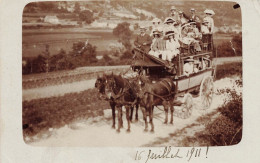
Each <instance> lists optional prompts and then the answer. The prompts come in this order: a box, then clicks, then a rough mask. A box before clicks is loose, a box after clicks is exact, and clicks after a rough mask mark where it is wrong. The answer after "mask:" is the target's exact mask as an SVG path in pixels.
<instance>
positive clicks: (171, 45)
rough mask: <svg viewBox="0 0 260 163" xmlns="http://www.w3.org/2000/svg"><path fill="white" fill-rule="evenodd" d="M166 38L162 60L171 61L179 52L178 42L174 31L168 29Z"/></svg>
mask: <svg viewBox="0 0 260 163" xmlns="http://www.w3.org/2000/svg"><path fill="white" fill-rule="evenodd" d="M166 36H167V40H166V46H165V47H166V49H165V51H164V53H163V58H162V59H164V60H168V61H170V62H171V61H172V59H173V58H174V57H176V56H177V54H180V51H179V48H180V43H179V41H178V39H176V38H175V37H174V36H175V33H174V31H168V32H166Z"/></svg>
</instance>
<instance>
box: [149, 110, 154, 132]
mask: <svg viewBox="0 0 260 163" xmlns="http://www.w3.org/2000/svg"><path fill="white" fill-rule="evenodd" d="M149 110H150V115H149V119H150V124H151V132H154V125H153V106H151V107H150V108H149Z"/></svg>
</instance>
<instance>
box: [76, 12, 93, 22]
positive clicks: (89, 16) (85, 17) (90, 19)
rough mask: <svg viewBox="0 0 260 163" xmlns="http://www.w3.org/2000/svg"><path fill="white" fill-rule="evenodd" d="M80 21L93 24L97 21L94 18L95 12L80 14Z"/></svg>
mask: <svg viewBox="0 0 260 163" xmlns="http://www.w3.org/2000/svg"><path fill="white" fill-rule="evenodd" d="M79 19H80V20H81V21H83V22H86V23H87V24H90V23H92V22H93V21H94V20H95V19H94V17H93V12H91V11H89V10H85V11H82V12H80V13H79Z"/></svg>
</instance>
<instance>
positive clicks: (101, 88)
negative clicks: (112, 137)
mask: <svg viewBox="0 0 260 163" xmlns="http://www.w3.org/2000/svg"><path fill="white" fill-rule="evenodd" d="M105 84H106V75H105V74H103V76H101V77H100V76H98V77H97V80H96V82H95V88H97V89H98V92H99V99H104V100H107V101H109V104H110V107H111V109H112V117H113V124H112V128H115V124H116V120H115V118H116V113H115V106H116V103H115V101H114V100H113V98H108V97H106V95H105ZM122 125H123V124H122Z"/></svg>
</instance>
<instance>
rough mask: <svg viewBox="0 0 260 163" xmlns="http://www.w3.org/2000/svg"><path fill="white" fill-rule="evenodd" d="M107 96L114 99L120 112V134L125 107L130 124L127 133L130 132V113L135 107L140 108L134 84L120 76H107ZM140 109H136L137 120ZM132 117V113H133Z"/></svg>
mask: <svg viewBox="0 0 260 163" xmlns="http://www.w3.org/2000/svg"><path fill="white" fill-rule="evenodd" d="M105 94H106V95H107V97H109V98H112V99H113V101H114V102H115V106H116V108H117V110H118V129H117V131H118V132H120V128H121V124H122V107H123V106H125V109H126V119H127V123H128V128H127V132H130V117H129V116H130V115H129V111H130V110H133V106H134V105H136V106H138V98H137V92H136V90H135V87H134V84H133V83H132V82H130V81H129V80H128V79H125V78H123V77H122V76H120V75H113V74H112V75H110V76H107V83H106V86H105ZM137 112H138V107H136V118H138V115H137ZM131 115H132V113H131Z"/></svg>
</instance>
